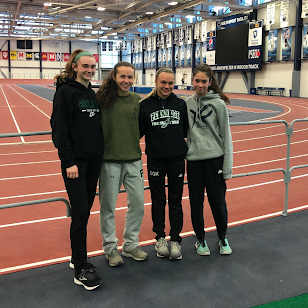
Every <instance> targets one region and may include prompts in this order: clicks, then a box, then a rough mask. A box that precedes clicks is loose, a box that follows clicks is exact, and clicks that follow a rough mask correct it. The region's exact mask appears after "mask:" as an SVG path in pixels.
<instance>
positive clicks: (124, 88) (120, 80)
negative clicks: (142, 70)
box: [113, 66, 135, 96]
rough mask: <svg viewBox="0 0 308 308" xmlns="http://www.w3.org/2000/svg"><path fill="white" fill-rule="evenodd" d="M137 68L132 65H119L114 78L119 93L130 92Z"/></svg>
mask: <svg viewBox="0 0 308 308" xmlns="http://www.w3.org/2000/svg"><path fill="white" fill-rule="evenodd" d="M134 75H135V70H134V69H133V68H132V67H130V66H119V67H117V73H116V76H115V77H113V80H114V81H115V82H116V84H117V87H118V95H120V96H126V95H128V93H129V88H130V87H131V86H132V85H133V83H134Z"/></svg>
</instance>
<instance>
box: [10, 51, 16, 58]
mask: <svg viewBox="0 0 308 308" xmlns="http://www.w3.org/2000/svg"><path fill="white" fill-rule="evenodd" d="M10 59H11V60H17V51H10Z"/></svg>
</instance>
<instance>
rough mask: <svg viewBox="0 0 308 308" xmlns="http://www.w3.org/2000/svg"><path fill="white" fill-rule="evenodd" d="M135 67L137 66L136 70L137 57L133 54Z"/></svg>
mask: <svg viewBox="0 0 308 308" xmlns="http://www.w3.org/2000/svg"><path fill="white" fill-rule="evenodd" d="M133 66H135V68H136V56H135V54H134V53H133Z"/></svg>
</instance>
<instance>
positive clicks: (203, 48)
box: [202, 42, 207, 63]
mask: <svg viewBox="0 0 308 308" xmlns="http://www.w3.org/2000/svg"><path fill="white" fill-rule="evenodd" d="M206 45H207V43H206V42H203V43H202V63H206Z"/></svg>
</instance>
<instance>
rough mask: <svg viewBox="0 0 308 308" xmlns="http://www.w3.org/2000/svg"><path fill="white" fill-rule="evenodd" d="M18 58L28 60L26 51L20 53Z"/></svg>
mask: <svg viewBox="0 0 308 308" xmlns="http://www.w3.org/2000/svg"><path fill="white" fill-rule="evenodd" d="M17 58H18V60H25V59H26V52H25V51H18V53H17Z"/></svg>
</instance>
